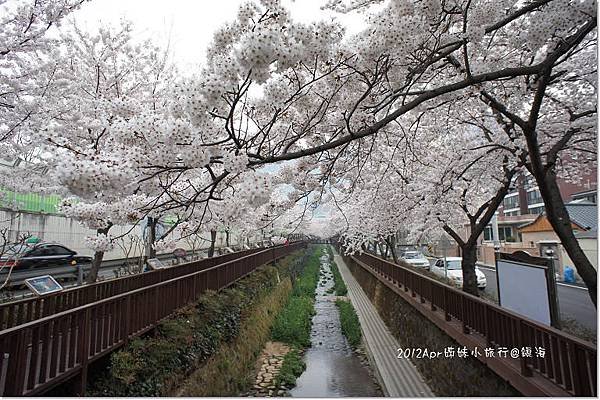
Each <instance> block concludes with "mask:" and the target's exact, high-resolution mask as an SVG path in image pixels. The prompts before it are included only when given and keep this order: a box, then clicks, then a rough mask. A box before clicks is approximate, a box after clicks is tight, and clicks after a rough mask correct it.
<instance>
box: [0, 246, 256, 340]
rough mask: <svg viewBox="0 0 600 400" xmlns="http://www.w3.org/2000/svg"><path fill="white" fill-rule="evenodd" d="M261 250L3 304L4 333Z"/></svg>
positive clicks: (0, 312) (0, 307) (0, 323)
mask: <svg viewBox="0 0 600 400" xmlns="http://www.w3.org/2000/svg"><path fill="white" fill-rule="evenodd" d="M261 250H263V249H262V248H260V249H251V250H243V251H239V252H236V253H230V254H224V255H221V256H217V257H211V258H204V259H202V260H198V261H193V262H190V263H185V264H181V265H177V266H174V267H170V268H165V269H160V270H155V271H149V272H145V273H142V274H137V275H131V276H126V277H121V278H115V279H109V280H106V281H102V282H96V283H93V284H90V285H84V286H77V287H73V288H69V289H66V290H63V291H62V292H57V293H53V294H49V295H47V296H43V297H30V298H27V299H23V300H18V301H14V302H10V303H3V304H0V330H2V329H8V328H12V327H14V326H18V325H21V324H24V323H27V322H30V321H35V320H36V319H39V318H43V317H47V316H48V315H52V314H55V313H59V312H62V311H66V310H70V309H71V308H75V307H79V306H82V305H85V304H88V303H92V302H95V301H98V300H102V299H105V298H107V297H111V296H115V295H117V294H121V293H125V292H128V291H131V290H135V289H139V288H142V287H144V286H149V285H153V284H155V283H158V282H162V281H166V280H169V279H172V278H176V277H178V276H183V275H187V274H189V273H192V272H195V271H201V270H203V269H206V268H210V267H214V266H215V265H218V264H223V263H225V262H228V261H231V260H234V259H236V258H240V257H244V256H247V255H249V254H254V253H257V252H259V251H261Z"/></svg>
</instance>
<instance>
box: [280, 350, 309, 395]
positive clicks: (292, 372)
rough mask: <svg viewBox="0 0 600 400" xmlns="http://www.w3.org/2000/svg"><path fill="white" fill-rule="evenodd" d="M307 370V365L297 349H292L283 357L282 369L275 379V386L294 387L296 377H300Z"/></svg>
mask: <svg viewBox="0 0 600 400" xmlns="http://www.w3.org/2000/svg"><path fill="white" fill-rule="evenodd" d="M305 369H306V364H305V363H304V361H303V360H302V356H301V355H300V353H299V352H298V350H297V349H292V350H290V352H288V353H287V354H286V355H285V356H284V357H283V363H282V364H281V369H280V370H279V373H278V374H277V376H276V377H275V386H277V387H280V386H281V385H284V386H286V387H291V386H294V384H295V383H296V377H298V376H300V375H301V374H302V372H304V370H305Z"/></svg>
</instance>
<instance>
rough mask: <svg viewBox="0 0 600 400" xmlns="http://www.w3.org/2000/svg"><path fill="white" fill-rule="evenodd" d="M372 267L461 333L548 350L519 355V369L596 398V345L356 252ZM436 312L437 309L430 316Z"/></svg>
mask: <svg viewBox="0 0 600 400" xmlns="http://www.w3.org/2000/svg"><path fill="white" fill-rule="evenodd" d="M352 260H353V261H355V262H357V264H359V265H361V266H362V267H367V268H371V269H372V270H373V271H374V272H375V273H377V274H379V275H380V276H381V277H383V278H384V279H386V280H387V281H388V282H389V283H391V284H392V285H393V286H395V287H396V288H397V289H401V290H402V291H403V292H405V293H407V294H408V295H409V296H410V297H411V298H414V299H415V300H416V299H418V300H417V302H418V303H419V304H424V305H426V306H427V307H428V309H429V310H430V311H433V312H437V313H443V318H442V321H443V320H445V321H447V322H448V323H450V321H454V322H457V321H458V322H459V323H460V324H462V334H464V335H468V336H480V337H482V338H484V341H485V344H487V345H490V346H494V347H496V348H498V347H506V348H508V349H512V348H518V349H522V348H523V347H525V348H527V347H530V348H532V349H534V348H536V347H542V348H544V351H545V355H544V357H536V356H535V354H534V355H533V356H532V357H520V356H519V357H518V358H517V359H516V360H514V359H513V360H510V361H512V362H516V363H518V368H517V370H518V373H520V374H521V375H522V376H524V377H532V376H533V375H534V374H533V372H535V373H536V374H537V376H540V377H543V378H545V379H547V380H549V381H551V382H552V383H553V384H554V385H556V386H558V387H559V388H561V389H562V390H564V392H565V393H566V394H570V395H574V396H596V395H597V376H596V347H595V346H594V345H593V344H591V343H588V342H585V341H583V340H580V339H578V338H576V337H574V336H571V335H569V334H566V333H564V332H562V331H560V330H558V329H555V328H552V327H550V326H545V325H542V324H539V323H537V322H535V321H533V320H531V319H528V318H527V317H524V316H522V315H519V314H517V313H514V312H511V311H509V310H507V309H504V308H501V307H499V306H497V305H496V304H493V303H490V302H487V301H485V300H482V299H480V298H478V297H475V296H472V295H470V294H468V293H465V292H463V291H461V290H459V289H457V288H454V287H452V286H449V285H446V284H443V283H441V282H439V281H437V280H435V279H432V278H429V277H427V276H424V275H422V274H419V273H417V272H415V271H412V270H411V269H409V268H406V267H403V266H400V265H397V264H394V263H392V262H389V261H386V260H384V259H382V258H379V257H377V256H374V255H372V254H368V253H363V254H360V255H354V256H352ZM431 315H433V313H432V314H431Z"/></svg>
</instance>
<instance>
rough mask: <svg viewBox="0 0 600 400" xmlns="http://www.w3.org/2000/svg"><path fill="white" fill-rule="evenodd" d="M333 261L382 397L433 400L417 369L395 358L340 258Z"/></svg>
mask: <svg viewBox="0 0 600 400" xmlns="http://www.w3.org/2000/svg"><path fill="white" fill-rule="evenodd" d="M334 252H335V250H334ZM334 260H335V263H336V264H337V267H338V269H339V271H340V274H341V275H342V278H343V279H344V282H345V283H346V286H347V288H348V297H349V298H350V300H351V302H352V305H353V306H354V308H355V309H356V313H357V314H358V318H359V320H360V324H361V328H362V332H363V339H364V342H365V344H366V346H367V350H368V352H369V353H370V354H371V357H372V359H373V360H374V364H375V365H373V368H374V369H376V372H377V373H378V375H379V377H380V378H381V379H380V380H381V384H382V386H383V390H384V392H385V394H386V395H387V396H390V397H433V396H434V394H433V392H432V391H431V389H430V388H429V386H427V384H426V383H425V381H424V380H423V377H422V376H421V374H420V373H419V371H418V370H417V368H416V367H415V366H414V365H413V364H412V363H411V362H410V361H409V360H407V359H404V358H403V359H398V358H397V349H398V348H399V347H400V345H399V344H398V341H397V340H396V338H395V337H394V336H392V334H391V333H390V331H389V330H388V328H387V326H386V325H385V323H384V322H383V320H382V319H381V317H379V314H378V313H377V310H376V309H375V307H374V306H373V304H372V303H371V301H370V300H369V298H368V297H367V295H366V294H365V292H364V291H363V290H362V288H361V287H360V285H359V283H358V282H357V281H356V279H354V276H352V273H351V272H350V270H349V269H348V267H347V266H346V264H345V263H344V260H343V259H342V257H340V256H339V255H338V254H337V253H335V257H334Z"/></svg>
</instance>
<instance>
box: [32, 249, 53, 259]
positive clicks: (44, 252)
mask: <svg viewBox="0 0 600 400" xmlns="http://www.w3.org/2000/svg"><path fill="white" fill-rule="evenodd" d="M50 254H51V253H50V251H48V248H47V247H38V248H36V249H33V250H32V251H31V252H30V253H29V254H27V257H42V256H48V255H50Z"/></svg>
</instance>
